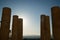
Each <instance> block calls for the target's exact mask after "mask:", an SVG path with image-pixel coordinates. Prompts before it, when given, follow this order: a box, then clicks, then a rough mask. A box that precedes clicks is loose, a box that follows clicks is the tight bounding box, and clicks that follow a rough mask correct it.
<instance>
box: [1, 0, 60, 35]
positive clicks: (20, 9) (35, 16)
mask: <svg viewBox="0 0 60 40" xmlns="http://www.w3.org/2000/svg"><path fill="white" fill-rule="evenodd" d="M53 6H60V0H0V21H1V17H2V8H3V7H9V8H11V23H10V29H12V20H13V18H12V17H13V15H18V16H19V18H23V36H29V35H41V34H40V33H41V28H40V26H41V25H40V21H41V19H40V15H42V14H45V15H48V16H50V31H51V34H52V23H51V7H53Z"/></svg>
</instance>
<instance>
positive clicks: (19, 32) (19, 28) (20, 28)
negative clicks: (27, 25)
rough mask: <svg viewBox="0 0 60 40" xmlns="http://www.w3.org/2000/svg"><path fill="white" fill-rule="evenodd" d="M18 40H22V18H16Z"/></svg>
mask: <svg viewBox="0 0 60 40" xmlns="http://www.w3.org/2000/svg"><path fill="white" fill-rule="evenodd" d="M17 36H18V40H23V19H22V18H19V19H18V28H17Z"/></svg>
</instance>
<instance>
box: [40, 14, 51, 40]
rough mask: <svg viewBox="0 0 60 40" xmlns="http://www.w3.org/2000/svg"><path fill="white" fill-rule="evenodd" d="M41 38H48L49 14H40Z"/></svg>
mask: <svg viewBox="0 0 60 40" xmlns="http://www.w3.org/2000/svg"><path fill="white" fill-rule="evenodd" d="M41 40H50V22H49V16H45V15H41Z"/></svg>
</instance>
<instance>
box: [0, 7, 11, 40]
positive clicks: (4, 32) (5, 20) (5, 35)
mask: <svg viewBox="0 0 60 40" xmlns="http://www.w3.org/2000/svg"><path fill="white" fill-rule="evenodd" d="M10 18H11V9H10V8H8V7H4V8H3V12H2V21H1V40H8V39H9V28H10Z"/></svg>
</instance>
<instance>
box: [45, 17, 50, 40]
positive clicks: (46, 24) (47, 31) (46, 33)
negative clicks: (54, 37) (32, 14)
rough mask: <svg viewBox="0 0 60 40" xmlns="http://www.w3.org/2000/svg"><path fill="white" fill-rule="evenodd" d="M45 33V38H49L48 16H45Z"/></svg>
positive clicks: (48, 39) (47, 39)
mask: <svg viewBox="0 0 60 40" xmlns="http://www.w3.org/2000/svg"><path fill="white" fill-rule="evenodd" d="M45 20H46V21H45V22H46V23H45V35H46V40H50V39H51V36H50V19H49V16H46V17H45Z"/></svg>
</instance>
